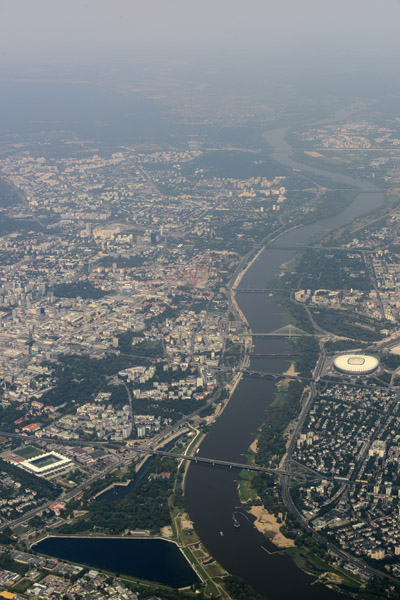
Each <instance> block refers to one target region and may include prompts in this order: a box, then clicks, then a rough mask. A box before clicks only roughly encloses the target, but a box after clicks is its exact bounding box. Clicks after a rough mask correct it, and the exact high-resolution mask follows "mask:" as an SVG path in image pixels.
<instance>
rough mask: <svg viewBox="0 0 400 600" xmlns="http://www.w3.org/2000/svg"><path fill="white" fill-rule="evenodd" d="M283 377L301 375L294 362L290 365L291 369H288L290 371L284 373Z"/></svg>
mask: <svg viewBox="0 0 400 600" xmlns="http://www.w3.org/2000/svg"><path fill="white" fill-rule="evenodd" d="M282 375H288V376H289V377H297V375H300V372H299V371H296V366H295V363H294V362H292V363H290V367H289V368H288V370H287V371H285V372H284V373H282Z"/></svg>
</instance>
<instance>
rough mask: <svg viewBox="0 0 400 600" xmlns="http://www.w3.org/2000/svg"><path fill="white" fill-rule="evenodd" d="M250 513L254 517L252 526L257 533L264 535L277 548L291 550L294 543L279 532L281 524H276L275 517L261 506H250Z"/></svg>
mask: <svg viewBox="0 0 400 600" xmlns="http://www.w3.org/2000/svg"><path fill="white" fill-rule="evenodd" d="M250 513H251V514H252V515H253V516H254V517H256V520H255V522H254V526H255V527H256V529H258V531H260V532H261V533H263V534H264V535H266V536H267V537H268V538H269V539H270V540H271V542H272V543H273V544H275V546H278V548H292V547H293V546H294V541H293V540H291V539H290V538H287V537H286V536H284V535H283V533H282V532H281V526H282V524H281V523H278V520H277V518H276V517H275V515H273V514H271V513H269V512H268V511H267V510H266V509H265V508H264V507H263V506H252V507H251V509H250Z"/></svg>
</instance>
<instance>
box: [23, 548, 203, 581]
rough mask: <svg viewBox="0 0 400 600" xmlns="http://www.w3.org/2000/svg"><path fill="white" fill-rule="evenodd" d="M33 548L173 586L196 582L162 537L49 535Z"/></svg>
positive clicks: (176, 553) (182, 561)
mask: <svg viewBox="0 0 400 600" xmlns="http://www.w3.org/2000/svg"><path fill="white" fill-rule="evenodd" d="M33 550H36V551H37V552H41V553H43V554H48V555H49V556H54V557H56V558H61V559H64V560H69V561H71V562H76V563H82V564H86V565H89V566H90V567H93V568H97V569H105V570H107V571H113V572H114V573H121V574H124V575H130V576H131V577H138V578H139V579H148V580H150V581H157V582H159V583H163V584H165V585H170V586H172V587H174V588H180V587H186V586H188V585H191V584H193V583H196V582H197V581H198V577H197V575H196V573H195V572H194V571H193V569H192V568H191V566H190V564H189V563H188V561H187V560H186V558H185V557H184V556H183V554H182V552H181V551H180V550H179V548H178V547H177V546H176V545H175V544H173V543H172V542H167V541H165V540H157V539H126V538H65V537H49V538H46V539H45V540H43V541H41V542H39V543H38V544H36V545H35V546H33Z"/></svg>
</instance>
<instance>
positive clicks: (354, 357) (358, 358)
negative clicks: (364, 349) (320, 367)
mask: <svg viewBox="0 0 400 600" xmlns="http://www.w3.org/2000/svg"><path fill="white" fill-rule="evenodd" d="M333 366H334V368H335V369H336V371H339V372H340V373H345V374H346V375H370V374H371V373H374V372H375V371H376V370H377V368H378V367H379V360H378V359H377V358H375V357H374V356H367V355H366V354H341V355H340V356H337V357H336V358H335V360H334V361H333Z"/></svg>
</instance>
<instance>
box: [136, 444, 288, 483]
mask: <svg viewBox="0 0 400 600" xmlns="http://www.w3.org/2000/svg"><path fill="white" fill-rule="evenodd" d="M135 452H138V453H140V454H154V455H158V456H166V457H169V458H175V459H178V460H187V461H190V462H194V463H199V464H206V465H211V466H213V467H229V468H230V469H240V470H242V469H245V470H246V471H261V472H262V473H268V474H270V475H288V476H289V475H290V472H289V471H285V470H283V469H271V468H268V467H261V466H259V465H248V464H243V463H238V462H232V461H228V460H220V459H217V458H205V457H203V456H197V455H194V456H190V455H187V454H177V453H176V452H168V451H167V450H153V449H152V448H151V447H150V446H149V447H147V448H140V449H135Z"/></svg>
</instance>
